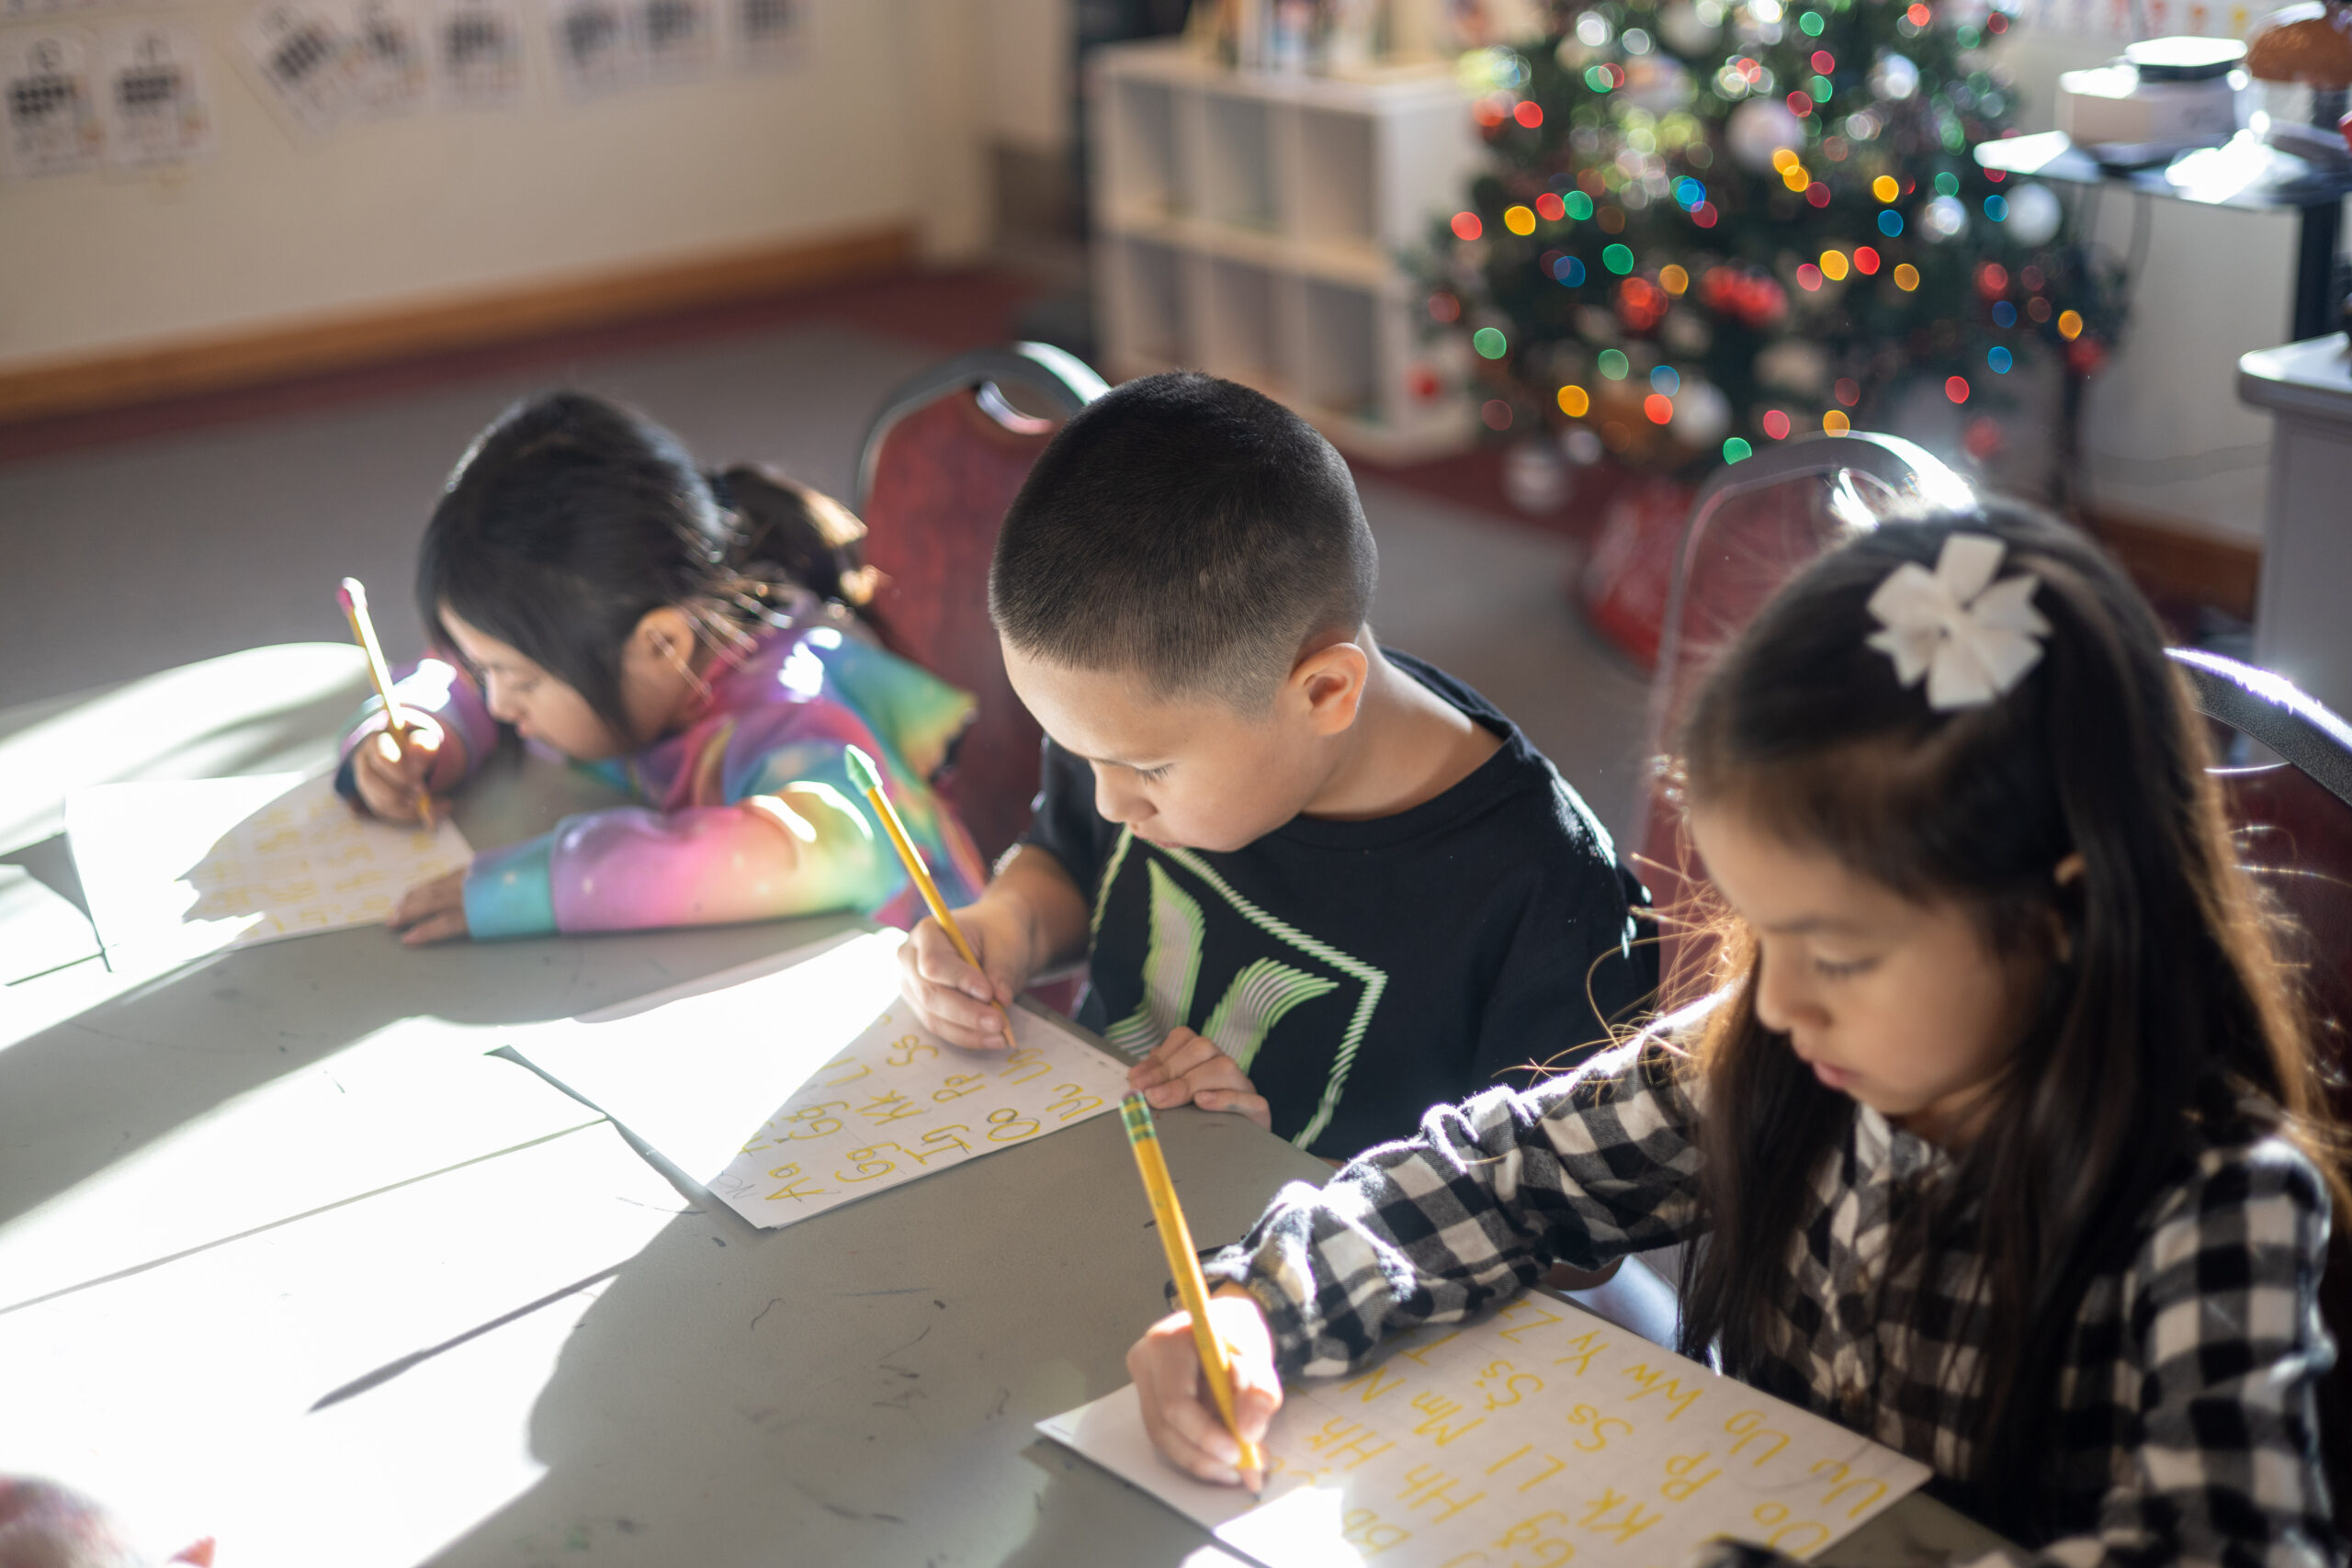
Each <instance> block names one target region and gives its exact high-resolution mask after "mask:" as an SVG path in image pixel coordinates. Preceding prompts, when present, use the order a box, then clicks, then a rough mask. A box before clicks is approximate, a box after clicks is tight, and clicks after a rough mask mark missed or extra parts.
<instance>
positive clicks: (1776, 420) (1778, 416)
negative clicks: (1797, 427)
mask: <svg viewBox="0 0 2352 1568" xmlns="http://www.w3.org/2000/svg"><path fill="white" fill-rule="evenodd" d="M1763 425H1764V434H1767V435H1769V436H1770V437H1771V438H1772V439H1773V440H1775V441H1786V440H1787V439H1788V438H1789V416H1788V415H1787V414H1785V413H1782V412H1781V411H1780V410H1779V409H1769V410H1767V411H1765V414H1764V419H1763Z"/></svg>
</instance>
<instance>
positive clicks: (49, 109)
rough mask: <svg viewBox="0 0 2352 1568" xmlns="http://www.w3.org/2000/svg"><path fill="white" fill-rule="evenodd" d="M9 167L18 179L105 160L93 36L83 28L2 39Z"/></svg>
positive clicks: (1, 87)
mask: <svg viewBox="0 0 2352 1568" xmlns="http://www.w3.org/2000/svg"><path fill="white" fill-rule="evenodd" d="M0 73H5V74H6V80H5V82H0V92H6V95H7V110H8V166H9V168H10V169H11V170H13V171H14V172H15V174H16V175H17V178H19V179H37V178H40V176H42V175H71V174H76V173H79V172H80V171H82V170H84V169H94V168H96V167H97V166H98V165H99V164H102V163H104V162H105V160H106V152H107V128H106V117H105V114H104V111H103V110H102V108H101V107H100V105H99V102H98V89H97V81H98V40H97V36H96V34H94V33H92V32H90V31H89V30H88V29H86V28H57V29H55V30H53V31H42V32H30V33H20V34H17V35H15V36H13V37H8V38H0Z"/></svg>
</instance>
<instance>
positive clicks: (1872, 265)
mask: <svg viewBox="0 0 2352 1568" xmlns="http://www.w3.org/2000/svg"><path fill="white" fill-rule="evenodd" d="M1878 261H1879V256H1878V253H1877V252H1876V251H1874V250H1872V249H1871V247H1870V246H1868V245H1856V246H1855V247H1854V270H1855V271H1856V272H1859V273H1860V274H1861V275H1862V276H1864V277H1875V276H1878Z"/></svg>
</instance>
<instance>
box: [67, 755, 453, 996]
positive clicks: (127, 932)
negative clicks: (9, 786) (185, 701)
mask: <svg viewBox="0 0 2352 1568" xmlns="http://www.w3.org/2000/svg"><path fill="white" fill-rule="evenodd" d="M65 831H66V838H67V841H68V842H69V843H70V844H71V845H72V846H73V850H74V870H75V872H76V873H77V874H79V875H80V876H81V879H82V893H83V897H85V899H86V900H87V901H88V904H89V909H90V919H91V920H92V922H93V923H95V924H96V926H97V928H98V940H99V942H101V943H103V944H104V945H105V947H106V948H107V951H108V952H109V953H115V952H118V951H124V950H128V951H130V952H131V953H135V954H136V955H137V956H138V957H139V958H140V959H141V960H142V961H145V960H149V959H161V960H165V961H177V960H182V959H187V958H193V957H198V956H200V955H201V954H204V953H213V952H217V951H218V950H220V948H223V947H228V946H232V945H244V944H249V943H253V942H275V941H277V940H279V939H281V938H285V937H295V936H307V935H310V934H311V933H313V932H317V931H334V930H337V929H339V928H341V927H344V926H354V925H381V924H383V923H384V921H385V920H386V919H389V918H390V915H391V912H392V901H393V900H394V899H395V898H397V897H400V895H401V893H402V892H403V891H405V890H406V889H407V888H409V887H411V886H414V885H415V884H417V883H419V882H428V881H431V880H432V879H433V878H434V877H436V876H440V875H443V874H447V873H449V872H452V871H459V870H462V869H464V867H465V865H466V863H467V862H468V861H469V860H471V859H472V858H473V852H472V851H471V850H470V849H469V847H468V846H467V843H466V840H465V838H464V836H463V835H461V834H460V833H459V832H458V829H456V828H455V827H453V826H452V825H451V824H450V823H449V822H448V821H447V819H446V818H445V819H443V820H442V821H440V822H438V823H437V824H435V827H434V829H433V830H432V831H430V832H427V831H426V830H425V829H424V827H423V826H422V825H421V824H413V823H409V824H401V823H390V822H379V821H376V820H374V819H372V818H364V817H362V816H360V815H359V814H358V813H357V812H356V811H354V810H352V808H351V807H349V806H348V805H346V804H345V802H344V800H343V798H342V797H341V796H340V795H336V794H335V792H334V779H333V778H332V777H330V776H328V775H325V774H320V775H318V776H316V777H306V776H305V775H303V774H300V773H263V774H256V775H254V776H253V777H250V778H236V779H196V780H187V781H174V782H155V783H145V782H142V783H135V784H95V785H93V786H91V787H90V788H88V789H83V790H76V791H75V792H74V794H72V795H68V796H67V797H66V800H65Z"/></svg>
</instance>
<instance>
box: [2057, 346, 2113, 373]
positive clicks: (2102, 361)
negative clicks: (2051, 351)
mask: <svg viewBox="0 0 2352 1568" xmlns="http://www.w3.org/2000/svg"><path fill="white" fill-rule="evenodd" d="M2106 364H2107V349H2106V347H2105V346H2104V345H2103V344H2097V343H2094V342H2092V341H2091V340H2090V339H2089V338H2087V337H2078V338H2076V339H2075V341H2074V342H2072V343H2070V344H2067V345H2066V368H2067V369H2069V370H2071V371H2073V372H2074V373H2075V375H2077V376H2096V375H2098V373H2099V370H2100V368H2101V367H2104V366H2105V365H2106Z"/></svg>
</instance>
